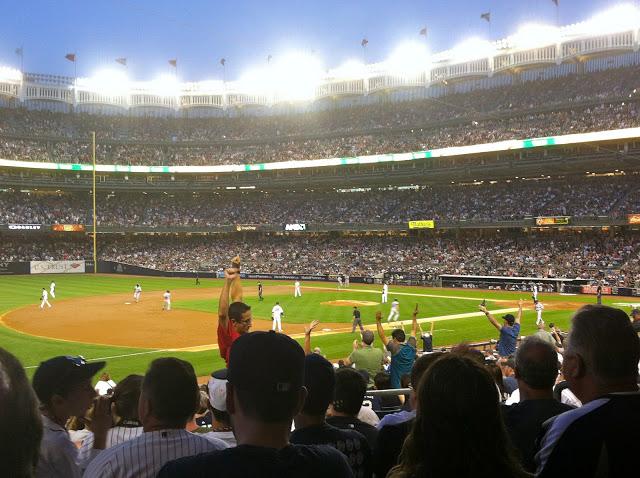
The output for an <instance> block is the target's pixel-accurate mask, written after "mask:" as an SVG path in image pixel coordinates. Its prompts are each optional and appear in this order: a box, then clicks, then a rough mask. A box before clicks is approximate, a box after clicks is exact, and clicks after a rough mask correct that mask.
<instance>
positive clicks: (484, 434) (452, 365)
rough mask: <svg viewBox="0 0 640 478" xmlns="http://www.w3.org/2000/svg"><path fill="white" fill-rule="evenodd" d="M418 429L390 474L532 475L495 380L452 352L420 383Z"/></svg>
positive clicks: (403, 477)
mask: <svg viewBox="0 0 640 478" xmlns="http://www.w3.org/2000/svg"><path fill="white" fill-rule="evenodd" d="M417 391H418V406H417V410H416V412H417V414H416V419H415V422H414V425H413V429H412V431H411V433H410V434H409V436H408V437H407V440H406V441H405V443H404V447H403V449H402V453H401V455H400V464H399V465H398V466H396V467H394V468H392V469H391V471H390V472H389V474H388V475H387V476H388V477H391V478H422V477H428V478H440V477H456V478H467V477H469V478H471V477H473V478H484V477H491V478H495V477H505V478H506V477H509V478H511V477H515V478H520V477H529V476H531V475H529V474H528V473H526V472H525V471H523V469H522V468H521V467H520V464H519V463H518V461H517V459H516V458H515V455H514V452H513V450H512V448H511V444H510V442H509V439H508V436H507V433H506V431H505V428H504V425H503V422H502V416H501V414H500V408H499V397H498V390H497V389H496V384H495V382H494V380H493V378H492V377H491V375H490V374H489V372H488V371H487V370H486V369H485V367H484V366H483V365H481V364H479V363H477V362H476V361H474V360H472V359H470V358H468V357H465V356H462V355H458V354H449V355H446V356H444V357H442V358H440V359H439V360H438V361H436V362H435V363H434V364H433V365H432V366H431V367H430V368H429V369H428V370H427V372H426V373H425V375H424V377H423V378H422V380H421V381H420V383H419V384H418V390H417Z"/></svg>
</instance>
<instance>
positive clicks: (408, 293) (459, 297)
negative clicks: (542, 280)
mask: <svg viewBox="0 0 640 478" xmlns="http://www.w3.org/2000/svg"><path fill="white" fill-rule="evenodd" d="M304 288H305V289H320V290H335V291H338V290H340V291H344V292H365V293H368V294H380V295H382V292H380V291H377V290H370V289H334V288H333V287H317V286H305V287H304ZM388 295H392V296H396V295H408V296H410V297H435V298H438V299H458V300H472V301H474V302H481V301H482V299H479V298H477V297H461V296H455V295H438V294H416V293H413V292H393V293H392V292H389V293H388ZM516 300H517V299H489V302H515V301H516Z"/></svg>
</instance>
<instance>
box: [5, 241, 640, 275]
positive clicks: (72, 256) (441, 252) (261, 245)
mask: <svg viewBox="0 0 640 478" xmlns="http://www.w3.org/2000/svg"><path fill="white" fill-rule="evenodd" d="M2 244H3V248H2V253H1V254H0V261H30V260H77V259H85V258H86V259H91V258H92V252H91V240H90V238H88V237H87V238H84V237H80V238H77V239H75V240H65V239H63V238H61V237H57V238H51V237H49V238H45V237H42V238H38V237H33V236H32V237H19V238H17V237H12V236H9V235H6V236H4V237H3V238H2ZM230 250H233V251H236V252H237V253H238V254H239V255H240V256H242V257H246V258H247V260H248V264H249V265H247V267H246V268H244V269H243V272H247V273H265V274H281V273H285V272H286V273H291V274H317V275H337V274H349V275H351V276H364V277H380V275H381V274H383V273H384V272H389V273H400V274H410V273H415V274H421V275H423V276H424V277H425V278H427V279H428V280H435V278H437V277H438V276H439V275H441V274H456V275H480V276H504V277H549V278H582V279H594V280H595V279H597V280H601V281H604V283H607V284H610V285H617V286H637V285H638V284H639V283H640V262H639V261H638V254H639V252H640V238H639V237H638V236H637V235H635V234H632V233H629V234H618V235H615V236H611V235H609V234H607V233H600V232H599V233H566V234H547V233H540V234H529V235H521V234H504V233H502V234H501V233H494V234H484V235H482V236H478V235H477V234H462V235H460V236H459V237H455V236H453V235H433V236H427V237H419V236H409V237H407V236H397V235H396V236H388V235H382V236H371V235H365V236H362V235H358V236H337V237H336V236H331V235H308V236H304V237H293V236H280V235H263V234H258V235H247V236H246V237H244V238H239V237H238V236H235V235H233V236H229V235H213V236H176V235H136V236H120V235H114V236H110V235H106V236H100V238H99V239H98V258H99V259H101V260H107V261H115V262H121V263H125V264H131V265H137V266H142V267H147V268H151V269H157V270H163V271H196V270H198V271H219V270H221V267H222V265H224V264H225V263H226V259H225V257H226V255H227V253H228V251H230Z"/></svg>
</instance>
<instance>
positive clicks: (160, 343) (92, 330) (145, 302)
mask: <svg viewBox="0 0 640 478" xmlns="http://www.w3.org/2000/svg"><path fill="white" fill-rule="evenodd" d="M290 292H291V287H286V286H276V287H272V288H271V289H270V293H274V294H279V293H282V294H285V293H290ZM219 295H220V288H206V289H197V290H193V289H180V290H175V291H174V292H172V300H173V301H174V302H175V301H180V300H193V299H217V298H218V296H219ZM244 296H245V297H254V296H256V294H255V293H254V292H253V291H252V292H245V294H244ZM52 305H53V307H52V308H51V309H48V308H45V309H44V310H41V309H40V306H39V304H34V305H30V306H27V307H22V308H20V309H16V310H14V311H11V312H8V313H7V314H5V315H4V317H3V322H4V323H5V324H6V325H7V326H8V327H11V328H12V329H15V330H17V331H19V332H24V333H26V334H30V335H35V336H39V337H47V338H55V339H61V340H70V341H74V342H84V343H92V344H101V345H117V346H126V347H136V348H151V349H173V348H184V347H198V346H207V345H211V344H215V343H217V341H218V340H217V333H216V330H217V328H218V314H217V313H216V311H215V310H212V311H211V313H207V312H200V311H195V310H184V309H172V310H171V311H168V312H167V311H163V310H162V294H161V293H160V292H158V291H155V292H148V293H145V292H143V293H142V298H141V301H140V302H139V303H138V304H136V303H135V302H134V300H133V295H132V294H130V293H127V294H110V295H105V296H93V297H86V298H79V299H69V300H60V301H55V302H52ZM271 324H272V322H271V320H260V319H256V318H254V320H253V327H252V330H270V329H271ZM282 325H283V329H284V332H285V333H287V334H289V335H294V334H300V333H303V332H304V324H288V323H286V321H285V322H284V323H283V324H282ZM323 327H326V328H331V329H337V328H342V327H345V324H338V323H326V324H325V323H323Z"/></svg>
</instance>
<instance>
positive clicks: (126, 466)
mask: <svg viewBox="0 0 640 478" xmlns="http://www.w3.org/2000/svg"><path fill="white" fill-rule="evenodd" d="M199 393H200V392H199V390H198V383H197V380H196V375H195V372H194V370H193V367H192V366H191V364H189V363H188V362H185V361H183V360H179V359H176V358H161V359H157V360H154V361H153V362H152V363H151V366H150V367H149V370H148V371H147V373H146V375H145V377H144V381H143V383H142V393H141V395H140V404H139V407H138V415H139V418H140V421H141V422H142V425H143V427H144V433H143V434H142V435H140V436H139V437H137V438H134V439H132V440H129V441H126V442H124V443H121V444H119V445H116V446H114V447H112V448H109V449H108V450H105V451H103V452H102V453H101V454H100V455H98V456H97V457H96V458H95V459H94V460H93V461H92V462H91V463H90V464H89V466H88V467H87V470H86V471H85V473H84V475H83V476H84V477H85V478H109V477H118V478H128V477H132V478H133V477H136V478H147V477H149V478H150V477H155V476H156V475H157V474H158V471H160V468H162V466H163V465H164V464H165V463H167V462H168V461H170V460H175V459H176V458H182V457H185V456H191V455H197V454H199V453H205V452H208V451H214V450H221V449H224V448H226V447H227V445H226V444H225V443H224V442H223V441H222V440H212V439H209V440H207V439H206V438H202V437H200V436H198V435H195V434H193V433H189V432H187V431H186V430H185V426H186V425H187V422H188V421H189V420H191V418H192V417H193V414H194V413H195V410H196V406H197V403H198V400H199V397H200V395H199Z"/></svg>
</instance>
